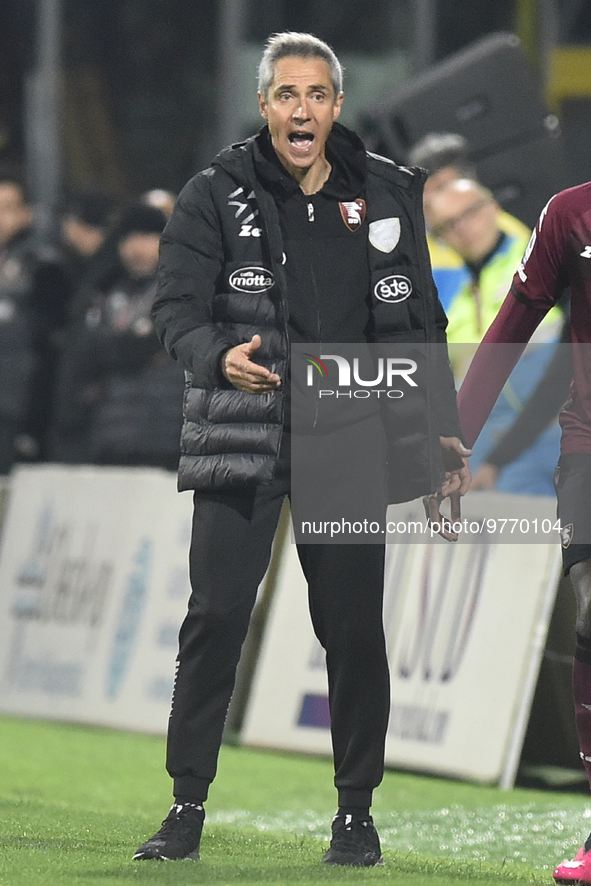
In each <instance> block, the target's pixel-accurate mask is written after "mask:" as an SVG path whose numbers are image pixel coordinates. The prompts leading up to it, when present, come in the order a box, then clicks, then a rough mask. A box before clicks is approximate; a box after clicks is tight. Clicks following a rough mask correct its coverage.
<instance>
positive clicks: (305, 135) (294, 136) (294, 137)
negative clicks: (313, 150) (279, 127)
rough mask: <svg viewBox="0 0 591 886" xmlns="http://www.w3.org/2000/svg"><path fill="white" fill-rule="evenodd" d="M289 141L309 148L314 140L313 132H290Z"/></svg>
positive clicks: (297, 145) (299, 146)
mask: <svg viewBox="0 0 591 886" xmlns="http://www.w3.org/2000/svg"><path fill="white" fill-rule="evenodd" d="M289 141H290V144H292V145H293V146H294V147H296V148H307V147H309V146H310V145H311V144H312V142H313V141H314V134H313V133H312V132H290V133H289Z"/></svg>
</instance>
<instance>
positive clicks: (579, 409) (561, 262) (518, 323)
mask: <svg viewBox="0 0 591 886" xmlns="http://www.w3.org/2000/svg"><path fill="white" fill-rule="evenodd" d="M567 286H568V287H570V290H571V341H572V342H573V346H572V359H573V382H572V385H571V393H570V397H569V400H568V402H567V404H566V406H565V407H564V409H563V410H562V412H561V415H560V424H561V425H562V444H561V449H562V452H564V453H566V452H588V453H591V182H586V183H585V184H583V185H578V186H577V187H575V188H569V189H568V190H566V191H561V192H560V193H559V194H556V195H555V196H554V197H552V199H551V200H550V201H549V202H548V203H547V205H546V206H545V207H544V209H543V210H542V213H541V215H540V218H539V220H538V223H537V225H536V227H535V228H534V231H533V233H532V236H531V239H530V242H529V244H528V247H527V249H526V251H525V255H524V257H523V260H522V262H521V264H520V265H519V268H518V269H517V271H516V273H515V276H514V277H513V282H512V284H511V288H510V291H509V294H508V295H507V298H506V299H505V301H504V303H503V305H502V307H501V310H500V311H499V313H498V314H497V316H496V318H495V320H494V321H493V323H492V324H491V326H490V328H489V330H488V332H487V333H486V335H485V336H484V338H483V340H482V344H481V345H480V347H479V349H478V351H477V354H476V356H475V358H474V360H473V361H472V364H471V366H470V369H469V370H468V373H467V375H466V378H465V380H464V383H463V385H462V387H461V389H460V392H459V394H458V407H459V411H460V420H461V422H462V427H463V428H464V432H465V434H466V442H467V443H468V445H469V446H470V445H472V444H473V442H474V440H475V439H476V437H477V436H478V434H479V433H480V431H481V429H482V425H483V424H484V422H485V421H486V419H487V418H488V415H489V413H490V410H491V409H492V407H493V406H494V403H495V401H496V399H497V397H498V395H499V393H500V391H501V389H502V387H503V385H504V383H505V382H506V380H507V378H508V376H509V374H510V372H511V370H512V369H513V366H514V365H515V363H516V362H517V360H518V359H519V356H520V355H521V353H522V352H523V349H524V347H525V344H526V343H527V342H528V341H529V339H530V337H531V336H532V334H533V332H534V331H535V329H536V327H537V326H538V324H539V323H540V322H541V320H542V319H543V317H544V316H545V314H546V313H547V312H548V311H549V310H550V308H551V307H553V305H555V304H556V302H557V301H558V299H559V298H560V296H561V295H562V293H563V292H564V290H565V288H566V287H567ZM510 343H517V344H514V345H513V347H508V345H509V344H510ZM500 344H504V347H499V345H500Z"/></svg>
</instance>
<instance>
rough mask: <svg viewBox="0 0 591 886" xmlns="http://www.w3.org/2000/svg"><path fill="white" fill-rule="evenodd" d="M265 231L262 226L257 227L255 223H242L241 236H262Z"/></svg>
mask: <svg viewBox="0 0 591 886" xmlns="http://www.w3.org/2000/svg"><path fill="white" fill-rule="evenodd" d="M262 233H263V231H262V228H257V227H255V226H254V225H244V224H243V225H242V227H241V228H240V233H239V234H238V236H239V237H260V236H261V234H262Z"/></svg>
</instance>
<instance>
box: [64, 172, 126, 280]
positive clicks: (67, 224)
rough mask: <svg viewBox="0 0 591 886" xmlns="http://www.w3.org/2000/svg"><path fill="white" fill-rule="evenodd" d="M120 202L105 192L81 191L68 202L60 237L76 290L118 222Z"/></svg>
mask: <svg viewBox="0 0 591 886" xmlns="http://www.w3.org/2000/svg"><path fill="white" fill-rule="evenodd" d="M116 212H117V204H116V202H115V200H114V199H113V198H112V197H110V196H109V195H108V194H105V193H103V192H102V191H96V190H88V191H80V192H79V193H77V194H75V195H74V196H73V197H72V198H71V199H70V200H69V201H68V204H67V207H66V210H65V212H64V214H63V217H62V222H61V240H62V249H63V252H64V256H65V260H66V265H67V269H68V271H69V274H70V278H71V283H72V288H73V290H76V289H77V288H78V287H79V285H80V283H81V281H82V280H83V279H84V276H85V274H86V273H87V271H88V268H89V265H90V263H91V260H92V259H93V258H94V256H95V255H96V254H97V252H98V251H99V249H100V248H101V246H102V245H103V243H104V241H105V238H106V236H107V234H108V232H109V231H110V230H111V229H112V227H113V225H114V223H115V221H116Z"/></svg>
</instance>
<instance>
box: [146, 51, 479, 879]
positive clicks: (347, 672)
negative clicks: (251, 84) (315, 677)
mask: <svg viewBox="0 0 591 886" xmlns="http://www.w3.org/2000/svg"><path fill="white" fill-rule="evenodd" d="M342 101H343V93H342V69H341V66H340V64H339V62H338V59H337V58H336V56H335V55H334V53H333V52H332V50H331V49H330V47H328V46H327V45H326V44H324V43H323V42H322V41H320V40H318V39H317V38H316V37H313V36H312V35H309V34H293V33H284V34H276V35H273V37H271V38H270V40H269V42H268V44H267V48H266V50H265V53H264V54H263V59H262V61H261V66H260V69H259V105H260V109H261V114H262V116H263V118H264V119H265V120H266V121H267V124H268V126H266V127H265V128H264V129H263V130H261V132H260V133H259V134H258V135H257V136H256V137H254V138H251V139H249V140H248V141H246V142H245V143H244V144H241V145H236V146H234V147H232V148H230V149H228V150H227V151H224V152H222V153H221V154H220V155H219V156H218V157H217V158H216V159H215V160H214V162H213V164H212V166H211V168H210V169H208V170H206V171H205V172H203V173H201V174H200V175H197V176H196V177H195V178H193V179H192V180H191V181H190V182H189V183H188V185H187V186H186V187H185V188H184V189H183V191H182V193H181V195H180V198H179V200H178V203H177V206H176V208H175V210H174V212H173V214H172V216H171V218H170V221H169V222H168V224H167V227H166V229H165V231H164V233H163V235H162V240H161V254H160V270H159V284H158V294H157V297H156V300H155V302H154V306H153V312H152V316H153V320H154V326H155V329H156V330H157V331H158V333H159V335H160V338H161V340H162V342H163V343H164V345H165V346H166V348H167V350H168V351H169V353H170V354H172V355H173V357H175V358H176V359H177V360H178V362H179V363H180V365H181V366H182V367H183V368H184V369H185V371H186V373H187V387H186V392H185V419H184V427H183V434H182V454H181V463H180V473H179V485H180V488H181V489H194V490H195V493H194V497H193V499H194V510H193V525H192V533H191V547H190V553H189V564H190V578H191V597H190V600H189V606H188V611H187V615H186V618H185V620H184V621H183V624H182V626H181V629H180V633H179V654H178V668H177V672H176V677H175V684H174V694H173V702H172V708H171V715H170V719H169V726H168V745H167V763H166V765H167V769H168V772H169V774H170V775H171V777H172V778H173V781H174V796H175V805H174V806H173V807H172V809H171V811H170V813H169V816H168V818H167V819H166V821H165V822H164V823H163V826H162V828H161V830H160V831H158V833H157V834H155V835H154V837H152V838H151V839H150V840H147V841H146V842H145V843H144V844H142V846H140V848H139V849H138V851H137V852H136V854H135V856H134V857H135V858H136V859H154V858H168V859H171V858H186V857H188V856H189V857H192V858H195V857H196V854H197V852H198V849H199V841H200V836H201V828H202V825H203V819H204V808H203V803H204V801H205V800H206V798H207V793H208V789H209V785H210V783H211V781H212V780H213V778H214V776H215V773H216V767H217V758H218V752H219V747H220V742H221V739H222V732H223V726H224V719H225V716H226V711H227V708H228V703H229V700H230V697H231V694H232V690H233V686H234V678H235V671H236V665H237V663H238V660H239V657H240V652H241V648H242V644H243V642H244V639H245V637H246V633H247V629H248V624H249V619H250V613H251V611H252V607H253V605H254V603H255V600H256V597H257V590H258V588H259V586H260V583H261V581H262V580H263V576H264V574H265V572H266V570H267V567H268V565H269V560H270V556H271V549H272V544H273V538H274V535H275V531H276V528H277V525H278V522H279V519H280V514H281V509H282V505H283V501H284V499H285V497H286V496H289V497H290V501H291V507H292V515H293V522H294V527H295V528H296V545H297V551H298V556H299V558H300V562H301V564H302V569H303V572H304V576H305V579H306V582H307V585H308V599H309V606H310V614H311V618H312V624H313V626H314V631H315V633H316V636H317V638H318V640H319V642H320V643H321V645H322V646H323V648H324V650H325V651H326V665H327V676H328V687H329V688H328V697H327V699H326V701H327V704H328V707H329V709H330V729H331V737H332V744H333V756H334V764H335V787H336V788H337V791H338V813H337V816H336V817H335V819H334V820H333V823H332V841H331V846H330V849H329V850H328V852H327V853H326V855H325V856H324V861H325V862H326V863H329V864H344V865H354V866H357V865H362V866H372V865H376V864H380V863H381V862H382V858H381V849H380V843H379V838H378V835H377V832H376V830H375V828H374V826H373V822H372V820H371V816H370V813H369V810H370V807H371V803H372V795H373V790H374V788H375V787H376V785H378V784H379V783H380V780H381V778H382V775H383V769H384V746H385V737H386V731H387V725H388V712H389V700H390V694H389V671H388V662H387V655H386V643H385V637H384V629H383V623H382V612H383V588H384V561H385V544H384V537H385V529H382V533H379V529H380V526H382V527H383V526H384V525H385V518H386V510H387V499H388V497H387V494H386V486H387V482H386V481H387V474H388V473H390V474H391V478H390V479H391V484H390V485H391V489H392V491H391V496H392V497H393V498H396V499H398V500H405V499H409V498H413V497H415V496H417V495H419V494H420V493H430V492H435V490H436V489H437V488H438V487H439V486H440V484H441V481H442V480H443V474H444V472H443V465H442V456H441V452H442V451H445V452H446V453H447V452H452V453H454V454H455V456H456V459H457V461H456V462H455V464H454V465H450V466H448V465H446V467H448V472H447V473H448V476H446V478H445V481H444V483H443V484H442V486H441V488H442V491H443V492H444V493H446V494H452V493H453V492H454V491H457V492H460V491H463V490H464V489H465V488H466V485H467V482H468V480H469V472H468V470H467V467H466V465H465V464H464V460H463V458H462V446H461V441H460V439H459V435H458V430H459V425H458V423H457V415H456V409H455V392H454V389H453V383H452V379H451V373H450V370H449V363H448V361H447V353H446V349H445V331H444V330H445V317H444V315H443V313H442V311H441V308H440V306H439V303H438V300H437V295H436V292H435V288H434V286H433V282H432V280H431V275H430V268H429V260H428V256H427V247H426V242H425V233H424V224H423V220H422V173H421V172H419V171H417V170H407V169H401V168H399V167H397V166H395V165H394V164H393V163H390V162H388V161H386V160H383V159H381V158H377V157H373V156H371V155H368V154H367V153H366V151H365V150H364V147H363V144H362V143H361V141H360V140H359V139H358V138H357V137H356V136H355V135H354V134H353V133H351V132H350V131H349V130H347V129H345V128H344V127H342V126H339V125H335V120H336V118H337V117H338V116H339V113H340V109H341V105H342ZM366 343H376V344H375V346H374V347H373V348H372V350H379V351H380V352H381V353H383V354H384V356H387V355H388V350H389V351H390V352H391V351H392V343H395V344H397V345H400V347H401V348H403V349H404V353H405V356H406V357H407V358H408V359H412V360H414V361H415V362H416V363H417V368H416V371H417V378H419V376H420V379H421V384H419V383H418V382H417V384H416V385H415V386H412V390H413V392H414V393H413V396H408V397H407V396H403V397H402V399H398V400H396V399H394V398H391V399H388V398H387V397H385V398H384V400H383V401H382V400H380V399H379V398H378V397H372V396H369V397H365V398H361V399H359V398H357V397H356V396H355V401H354V395H353V392H351V391H350V392H349V394H347V393H346V392H344V388H345V387H346V386H347V381H346V378H345V379H344V380H343V389H339V390H338V391H337V392H336V393H339V394H343V393H344V394H345V395H344V396H341V397H340V398H337V396H336V393H335V397H334V402H335V403H338V404H339V405H342V409H340V408H339V409H334V408H333V406H332V404H331V402H330V399H326V398H325V399H323V398H322V397H321V396H320V393H321V392H320V390H316V389H315V388H314V386H313V385H308V377H309V376H308V370H307V366H306V364H305V361H304V360H295V359H294V360H293V365H292V361H290V359H289V358H290V347H292V346H296V345H303V346H305V347H306V346H307V350H313V351H316V350H317V348H316V345H319V346H320V347H319V353H320V354H321V355H323V356H324V357H326V358H327V359H328V356H327V355H328V354H330V353H331V352H332V345H346V346H347V345H351V346H352V347H353V351H352V354H353V361H355V359H356V357H355V355H354V354H355V353H362V352H363V353H364V354H365V353H367V347H366ZM438 343H439V345H438ZM325 345H328V348H329V349H330V350H328V349H325V347H324V346H325ZM294 350H297V348H294ZM334 350H335V351H336V350H337V348H336V347H335V349H334ZM304 356H308V357H309V356H310V355H306V354H304ZM312 356H313V355H312ZM332 356H333V359H334V353H333V354H332ZM336 357H337V359H336V365H337V366H339V368H340V366H341V365H342V361H343V360H345V365H348V364H347V363H346V358H344V357H343V356H342V355H341V354H338V353H337V355H336ZM394 359H395V358H394ZM339 360H340V361H341V363H339ZM358 365H361V364H358ZM383 365H384V364H382V368H383ZM353 367H355V363H354V362H353ZM365 368H369V367H365ZM302 369H303V370H304V373H305V377H304V380H303V381H302V379H301V377H300V373H301V370H302ZM310 369H312V366H310ZM354 371H355V369H354ZM310 377H311V376H310ZM366 377H367V376H366V375H365V374H364V375H363V378H366ZM335 378H336V376H335ZM371 378H372V379H373V378H374V376H371ZM338 381H339V385H340V382H341V379H340V378H339V379H338ZM373 384H374V382H373V381H370V382H369V383H368V387H372V386H373ZM375 384H378V382H377V381H376V382H375ZM302 385H303V388H304V389H305V392H306V391H307V390H308V389H309V392H311V393H312V397H309V398H308V400H309V401H311V405H310V402H303V403H302V402H301V398H300V397H299V393H300V391H301V388H302ZM316 393H317V394H318V396H315V394H316ZM375 393H376V394H377V389H376V390H375ZM388 393H390V391H388ZM349 396H350V399H348V397H349ZM354 406H355V407H357V406H359V410H357V408H355V410H353V407H354ZM352 410H353V411H352ZM353 412H354V413H355V414H353ZM440 438H441V440H440ZM292 443H293V447H291V444H292ZM318 443H320V446H318V445H317V444H318ZM337 451H338V452H339V457H338V458H335V452H337ZM341 456H343V461H341V460H340V457H341ZM301 468H303V472H304V474H303V475H302V476H304V475H305V482H303V483H302V482H300V475H298V470H299V469H301ZM292 472H293V479H292ZM327 481H328V482H327ZM304 487H309V488H310V490H311V494H309V491H308V488H306V489H304ZM312 499H314V501H313V502H312ZM311 502H312V505H313V508H315V507H316V504H318V511H316V510H314V513H315V514H322V517H323V518H324V515H325V514H326V513H331V514H335V516H336V517H342V518H343V519H344V520H345V521H348V519H349V518H348V517H347V515H348V514H349V513H352V516H351V519H352V520H353V524H355V525H357V523H356V521H357V520H358V519H359V517H360V516H361V517H363V520H364V523H367V525H368V526H369V527H373V526H377V527H378V534H377V535H376V536H375V537H374V538H369V537H368V536H367V535H366V536H365V538H363V539H360V538H359V537H358V536H357V535H355V536H354V537H353V535H354V533H355V530H351V531H350V532H349V536H347V537H342V538H341V539H340V540H339V541H340V542H342V543H338V544H331V543H328V542H327V541H325V540H324V539H323V543H318V542H319V541H320V539H319V538H318V536H317V535H313V536H309V535H307V536H305V537H303V538H302V536H303V535H304V533H305V530H304V522H305V521H303V520H302V519H301V518H302V515H303V514H304V513H307V514H309V513H310V510H309V509H310V506H311ZM433 503H435V505H436V506H437V501H436V499H431V501H430V507H431V505H432V504H433ZM368 518H369V519H368ZM313 519H317V517H316V516H314V518H313ZM380 521H381V522H380ZM353 524H349V525H353ZM298 527H300V528H301V532H300V536H299V537H298ZM370 531H374V530H372V529H370ZM296 716H297V715H296ZM300 725H304V726H305V725H308V726H309V725H312V724H310V723H306V722H303V721H302V723H301V724H300ZM313 725H320V724H318V723H316V724H313Z"/></svg>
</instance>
